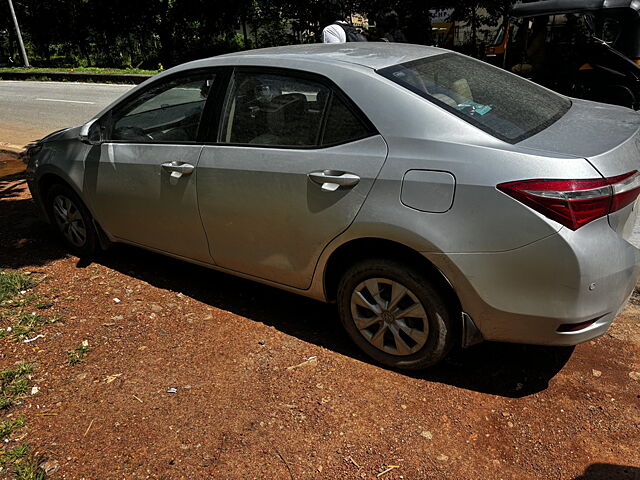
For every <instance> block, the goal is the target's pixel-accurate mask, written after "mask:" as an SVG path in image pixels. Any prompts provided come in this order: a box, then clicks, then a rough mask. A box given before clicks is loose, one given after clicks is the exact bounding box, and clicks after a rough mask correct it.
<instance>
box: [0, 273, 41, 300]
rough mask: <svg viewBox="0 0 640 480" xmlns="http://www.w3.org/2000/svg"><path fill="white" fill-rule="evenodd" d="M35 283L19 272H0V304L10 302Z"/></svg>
mask: <svg viewBox="0 0 640 480" xmlns="http://www.w3.org/2000/svg"><path fill="white" fill-rule="evenodd" d="M35 284H36V282H35V281H34V280H33V279H32V278H30V277H28V276H27V275H24V274H23V273H20V272H12V271H7V270H0V303H1V302H4V301H6V300H12V299H13V298H14V297H15V296H16V295H18V293H20V292H21V291H24V290H28V289H29V288H31V287H33V286H34V285H35Z"/></svg>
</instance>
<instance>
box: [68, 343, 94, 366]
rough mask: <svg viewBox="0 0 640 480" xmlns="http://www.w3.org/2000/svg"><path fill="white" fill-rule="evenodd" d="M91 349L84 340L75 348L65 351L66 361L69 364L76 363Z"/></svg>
mask: <svg viewBox="0 0 640 480" xmlns="http://www.w3.org/2000/svg"><path fill="white" fill-rule="evenodd" d="M90 351H91V349H90V348H89V342H88V341H87V340H84V341H83V342H82V343H81V344H80V345H78V346H77V347H76V348H74V349H72V350H69V351H68V352H67V362H68V363H69V365H77V364H79V363H80V362H82V361H83V360H84V358H85V357H86V356H87V353H89V352H90Z"/></svg>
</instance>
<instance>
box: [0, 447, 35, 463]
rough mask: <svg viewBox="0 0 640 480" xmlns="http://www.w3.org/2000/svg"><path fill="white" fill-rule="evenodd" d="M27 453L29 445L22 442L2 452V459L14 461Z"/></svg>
mask: <svg viewBox="0 0 640 480" xmlns="http://www.w3.org/2000/svg"><path fill="white" fill-rule="evenodd" d="M27 455H29V445H27V444H26V443H23V444H22V445H18V446H17V447H13V448H12V449H10V450H7V451H5V452H2V459H3V460H5V462H15V461H17V460H20V459H21V458H24V457H26V456H27Z"/></svg>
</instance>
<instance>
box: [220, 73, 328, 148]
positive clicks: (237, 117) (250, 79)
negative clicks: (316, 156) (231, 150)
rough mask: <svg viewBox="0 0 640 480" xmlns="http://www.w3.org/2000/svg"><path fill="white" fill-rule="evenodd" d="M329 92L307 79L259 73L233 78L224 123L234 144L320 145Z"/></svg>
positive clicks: (224, 138)
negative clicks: (319, 139)
mask: <svg viewBox="0 0 640 480" xmlns="http://www.w3.org/2000/svg"><path fill="white" fill-rule="evenodd" d="M329 95H330V90H329V88H328V87H326V86H324V85H322V84H320V83H317V82H313V81H309V80H307V79H302V78H296V77H291V76H288V75H278V74H270V73H259V72H238V73H237V74H236V75H234V78H233V83H232V88H231V92H230V96H229V98H228V99H227V103H226V108H225V111H224V116H223V122H222V135H221V137H222V141H223V143H232V144H245V145H246V144H250V145H256V146H257V145H272V146H289V147H290V146H300V147H309V146H314V145H317V143H318V137H319V135H320V129H321V126H322V116H323V115H324V112H325V109H326V106H327V101H328V99H329Z"/></svg>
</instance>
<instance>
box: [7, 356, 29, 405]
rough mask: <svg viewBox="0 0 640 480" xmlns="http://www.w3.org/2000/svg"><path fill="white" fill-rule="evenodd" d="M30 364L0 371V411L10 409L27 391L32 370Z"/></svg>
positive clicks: (22, 364)
mask: <svg viewBox="0 0 640 480" xmlns="http://www.w3.org/2000/svg"><path fill="white" fill-rule="evenodd" d="M34 368H35V367H34V366H33V365H32V364H30V363H21V364H20V365H18V366H17V367H15V368H8V369H6V370H2V371H0V410H4V409H6V408H9V407H11V406H12V405H13V404H14V403H15V402H16V401H17V400H18V399H19V398H20V397H22V396H24V394H25V393H26V392H27V390H28V389H29V380H30V377H29V375H30V374H31V372H33V370H34Z"/></svg>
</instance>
